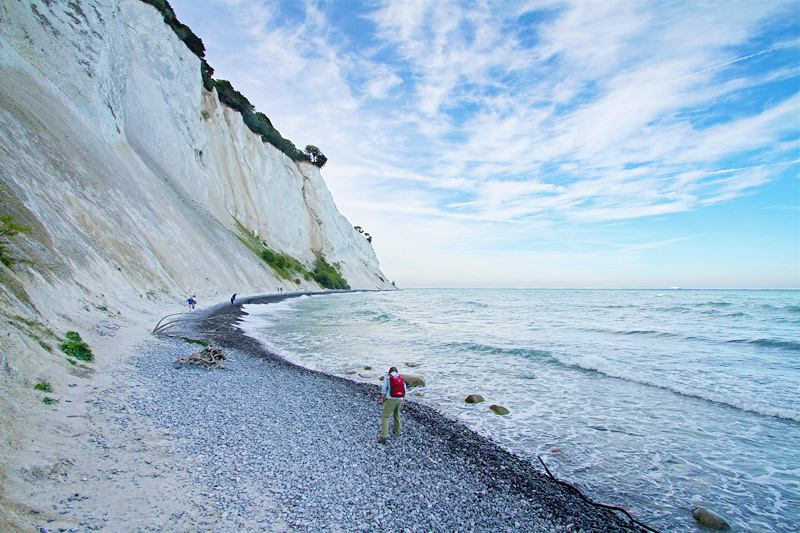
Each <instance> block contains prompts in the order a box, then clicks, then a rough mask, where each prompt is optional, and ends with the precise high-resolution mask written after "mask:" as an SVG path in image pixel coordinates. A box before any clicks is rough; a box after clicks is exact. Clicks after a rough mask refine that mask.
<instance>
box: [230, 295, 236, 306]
mask: <svg viewBox="0 0 800 533" xmlns="http://www.w3.org/2000/svg"><path fill="white" fill-rule="evenodd" d="M234 301H236V293H235V292H234V293H233V296H231V305H233V302H234Z"/></svg>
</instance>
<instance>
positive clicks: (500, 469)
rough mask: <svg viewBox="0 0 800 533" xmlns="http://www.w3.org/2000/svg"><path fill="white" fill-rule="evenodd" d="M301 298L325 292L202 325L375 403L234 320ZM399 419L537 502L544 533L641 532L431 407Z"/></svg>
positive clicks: (506, 490)
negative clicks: (545, 520)
mask: <svg viewBox="0 0 800 533" xmlns="http://www.w3.org/2000/svg"><path fill="white" fill-rule="evenodd" d="M305 294H324V293H289V294H279V295H265V296H256V297H250V298H243V299H242V300H241V302H240V301H237V302H236V304H235V305H233V306H231V305H229V304H224V303H223V304H220V305H217V306H214V307H213V308H211V309H209V311H208V314H207V316H206V319H205V320H206V324H213V326H214V327H215V328H216V333H215V335H214V342H216V343H217V344H218V345H220V346H221V347H223V348H226V349H228V350H236V351H239V352H245V353H247V354H248V355H250V356H253V357H257V358H264V359H269V360H270V361H272V362H274V363H275V364H278V365H281V366H284V367H285V368H286V369H287V370H288V371H290V372H296V373H298V374H299V375H300V376H315V378H316V379H321V380H328V381H330V382H332V383H336V384H338V385H340V386H341V387H343V388H344V389H345V390H347V391H348V392H349V394H351V395H352V396H353V397H355V398H356V399H358V400H361V401H363V402H364V403H365V404H369V403H374V402H375V401H376V399H377V398H378V397H379V386H377V385H374V384H369V383H362V382H356V381H352V380H349V379H346V378H343V377H340V376H333V375H330V374H326V373H324V372H320V371H316V370H311V369H307V368H305V367H302V366H299V365H295V364H294V363H291V362H289V361H286V360H285V359H283V358H282V357H280V356H278V355H276V354H274V353H272V352H270V351H269V350H268V349H267V348H266V347H265V346H264V345H263V344H261V343H260V342H259V341H258V340H257V339H254V338H252V337H250V336H248V335H247V334H245V333H244V331H242V330H241V329H240V328H238V327H237V325H236V324H237V322H238V319H239V318H240V317H243V316H245V315H246V313H245V312H244V311H243V310H242V308H241V306H242V305H246V304H268V303H276V302H279V301H282V300H286V299H290V298H296V297H300V296H302V295H305ZM220 322H221V323H220ZM402 416H403V428H404V435H405V434H407V428H408V426H417V427H419V428H421V429H422V430H423V433H424V434H427V435H432V436H433V435H435V436H436V438H437V439H436V440H437V446H436V452H435V453H436V454H441V455H442V456H449V458H450V459H451V460H459V461H466V462H468V463H469V464H470V466H471V467H473V468H475V469H477V470H478V472H480V474H479V475H480V476H481V477H487V478H490V479H491V480H492V483H491V488H492V489H493V490H494V491H497V492H499V493H501V494H504V495H506V496H511V495H515V496H516V495H522V496H529V497H533V498H535V499H536V500H537V502H538V503H539V504H541V506H542V508H544V509H548V511H547V514H549V515H551V517H557V518H556V519H555V520H554V521H553V522H552V523H551V524H549V525H548V529H547V530H550V531H560V530H564V531H568V530H573V529H574V530H584V531H644V529H643V528H640V527H639V526H638V525H636V524H633V523H631V522H629V521H628V520H626V519H625V518H624V517H622V515H618V514H615V513H611V512H609V511H608V510H605V509H603V508H602V506H601V505H592V504H590V503H588V502H586V501H585V500H584V499H582V498H581V497H580V496H579V495H578V493H577V491H575V489H572V488H571V487H570V486H569V485H568V484H566V483H563V482H559V481H555V480H554V479H552V478H550V477H548V476H547V475H545V473H543V472H542V469H541V466H540V465H535V464H533V463H532V462H530V461H528V460H525V459H523V458H521V457H519V456H516V455H514V454H513V453H511V452H509V451H507V450H506V449H504V448H502V447H501V446H500V445H499V444H497V443H495V442H493V441H491V440H490V439H488V438H486V437H483V436H481V435H479V434H478V433H476V432H475V431H473V430H472V429H469V428H468V427H466V426H465V425H463V424H462V423H460V422H458V421H455V420H452V419H449V418H447V417H446V416H445V415H444V414H442V413H440V412H439V411H437V410H435V409H434V408H432V407H428V406H425V405H421V404H418V403H415V402H414V401H413V400H411V401H407V402H406V405H405V407H404V409H403V415H402ZM372 425H373V427H369V428H365V429H364V431H365V432H366V433H368V434H369V435H370V440H372V441H376V440H377V436H378V433H379V429H380V415H379V412H378V413H377V416H376V417H374V420H372ZM372 436H374V438H372ZM414 445H415V446H422V447H424V446H426V445H427V444H426V443H425V442H419V443H414ZM374 447H375V448H376V451H380V448H381V445H379V444H377V442H375V443H374ZM534 495H535V496H534ZM562 519H563V520H562ZM570 523H571V527H570ZM507 525H508V526H511V527H512V528H513V529H516V530H520V528H521V530H527V529H526V527H525V526H524V525H520V524H519V523H514V522H512V523H510V524H507ZM454 526H455V524H454ZM561 528H565V529H561ZM586 528H588V529H586ZM457 529H458V527H454V529H453V530H457Z"/></svg>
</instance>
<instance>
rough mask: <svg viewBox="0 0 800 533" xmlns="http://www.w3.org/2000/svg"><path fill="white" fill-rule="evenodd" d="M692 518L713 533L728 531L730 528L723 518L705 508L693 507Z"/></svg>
mask: <svg viewBox="0 0 800 533" xmlns="http://www.w3.org/2000/svg"><path fill="white" fill-rule="evenodd" d="M692 516H693V517H694V519H695V520H697V521H698V522H699V523H700V524H701V525H703V526H705V527H707V528H709V529H713V530H715V531H728V530H729V529H730V528H731V526H730V525H729V524H728V522H727V521H726V520H725V519H724V518H722V517H721V516H719V515H718V514H717V513H715V512H713V511H709V510H708V509H706V508H705V507H695V508H694V509H692Z"/></svg>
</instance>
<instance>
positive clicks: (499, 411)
mask: <svg viewBox="0 0 800 533" xmlns="http://www.w3.org/2000/svg"><path fill="white" fill-rule="evenodd" d="M489 409H491V410H492V411H494V412H495V413H497V414H498V415H507V414H508V413H509V412H510V411H509V410H508V409H506V408H505V407H503V406H502V405H490V406H489Z"/></svg>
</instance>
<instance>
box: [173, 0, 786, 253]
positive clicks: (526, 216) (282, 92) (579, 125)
mask: <svg viewBox="0 0 800 533" xmlns="http://www.w3.org/2000/svg"><path fill="white" fill-rule="evenodd" d="M183 2H186V5H185V7H181V5H180V4H182V3H183ZM173 5H176V6H177V7H176V8H177V10H178V14H179V16H181V18H183V16H184V12H186V11H188V10H190V9H192V7H191V6H192V5H193V4H191V3H189V2H188V0H176V1H175V2H173ZM231 5H232V6H234V7H235V10H236V12H237V13H238V14H239V16H238V17H237V20H239V21H249V22H247V23H244V24H242V26H241V27H240V28H237V29H236V30H235V31H237V32H239V31H241V32H244V34H245V35H246V40H245V42H246V46H245V48H244V49H243V50H242V53H241V56H243V57H247V58H248V60H247V61H246V62H245V61H241V60H240V59H239V58H237V57H235V56H233V55H231V54H230V53H228V54H220V55H219V56H215V55H214V50H209V59H210V61H211V63H212V65H213V66H215V68H217V69H218V72H220V73H224V76H227V77H229V78H231V79H232V81H234V85H235V86H236V87H237V88H238V89H240V90H241V91H242V92H243V93H245V94H246V95H248V97H249V98H250V99H251V101H253V102H254V103H255V104H256V106H257V107H258V108H259V109H260V110H263V111H264V112H266V113H267V114H268V115H269V116H270V118H271V119H272V121H273V123H275V125H276V126H277V127H278V129H280V130H281V132H282V133H283V134H284V135H285V136H287V137H289V138H291V139H293V140H295V142H297V143H298V144H299V145H301V146H304V145H305V144H307V143H310V144H315V145H317V146H319V147H320V148H321V149H322V150H323V152H324V153H325V154H326V155H327V156H328V157H329V163H328V166H326V168H325V177H326V181H327V182H328V183H329V185H330V187H331V189H332V190H333V192H334V195H335V197H336V198H337V200H338V201H339V204H340V208H342V210H343V211H344V212H345V214H346V215H348V216H349V217H350V218H351V219H353V218H356V219H357V222H358V223H360V225H365V223H366V224H370V225H372V227H373V228H374V229H372V230H371V233H372V234H373V235H374V236H376V242H377V241H378V240H379V235H380V234H381V233H383V232H385V233H386V234H392V235H395V232H394V231H391V230H390V229H389V227H388V226H389V225H391V224H398V223H400V224H405V225H406V226H408V227H417V224H416V223H414V224H412V223H411V221H412V220H424V221H425V224H422V226H425V227H429V228H430V227H437V226H436V225H437V224H441V225H442V226H441V232H440V233H441V234H447V235H456V234H458V233H459V232H460V234H461V235H464V236H467V235H472V236H474V237H475V238H474V239H471V238H467V239H466V240H468V241H473V240H474V241H481V242H484V241H486V240H488V239H489V236H490V235H496V234H497V233H498V225H500V226H502V225H507V226H508V228H507V235H509V237H508V239H505V238H504V242H507V243H508V246H509V247H513V242H517V243H518V245H519V246H521V247H524V246H527V244H526V243H527V242H529V239H528V240H526V233H525V232H526V231H528V233H529V234H531V233H535V234H536V235H537V242H539V243H541V242H550V243H555V242H562V241H563V239H564V238H565V235H566V234H567V232H570V231H571V232H573V233H574V234H586V233H595V232H598V231H610V232H611V231H619V232H624V231H628V232H630V234H631V235H636V234H637V231H639V230H638V229H635V228H634V227H633V226H631V225H630V224H641V223H642V222H641V221H642V220H645V219H656V218H658V219H659V220H664V217H669V216H670V215H675V214H679V213H691V212H695V211H698V210H703V209H707V208H708V207H709V206H716V205H719V204H722V203H725V202H732V201H735V200H737V199H742V198H746V197H748V196H750V195H753V194H755V193H757V192H758V191H760V190H763V189H764V188H765V187H767V186H769V185H770V184H774V183H779V182H780V183H784V182H785V180H786V176H789V175H791V174H792V173H793V172H794V173H795V175H796V174H797V172H798V163H797V160H798V157H797V155H798V153H800V140H799V139H800V124H799V123H798V114H799V113H800V94H799V93H798V90H797V87H798V69H799V68H800V54H798V49H799V48H800V41H799V40H798V37H797V35H798V20H797V19H798V14H797V10H796V5H795V4H794V2H778V1H768V2H757V3H754V2H750V1H746V2H738V1H732V2H725V4H724V5H723V4H717V3H713V2H702V3H663V2H655V1H653V2H646V1H645V2H628V1H619V2H615V1H608V2H587V1H581V0H575V1H572V0H564V1H546V0H531V1H528V2H490V1H478V2H459V1H444V0H443V1H431V0H386V1H379V2H374V3H373V2H369V3H356V2H322V1H319V2H318V1H316V0H306V1H304V2H290V3H288V4H287V3H282V2H278V1H274V2H273V1H262V0H235V1H234V0H231ZM222 40H223V39H221V38H219V37H217V38H215V39H214V41H215V42H221V41H222ZM381 212H383V213H386V212H390V213H392V216H391V217H390V218H391V220H390V221H389V220H387V219H381V217H380V216H379V215H378V213H381ZM659 217H660V218H659ZM364 221H366V222H364ZM626 222H627V223H629V224H628V225H627V226H625V225H624V224H625V223H626ZM426 224H427V226H426ZM620 224H622V225H620ZM445 227H446V228H447V229H446V230H445V229H444V228H445ZM650 231H651V233H653V234H656V233H662V232H663V231H664V230H662V229H656V228H655V227H653V228H652V229H651V230H650ZM681 231H682V230H680V229H674V230H672V232H673V233H671V234H664V235H661V237H663V238H657V239H651V241H652V242H660V243H664V246H671V245H679V244H680V243H683V242H684V239H686V238H687V237H686V235H687V233H686V232H683V233H681ZM675 232H678V233H675ZM691 234H692V235H693V234H695V233H694V232H692V233H691ZM512 235H513V238H514V239H517V240H516V241H512V240H511V239H512V237H511V236H512ZM620 235H623V234H622V233H620ZM397 238H398V239H400V241H398V242H399V244H398V245H399V246H401V247H404V248H408V247H411V246H412V245H413V242H416V243H420V242H425V241H426V240H427V239H430V237H429V236H423V237H420V238H417V239H416V240H415V239H414V238H411V239H410V240H408V241H405V240H402V238H401V237H399V236H398V237H397ZM619 240H627V239H624V238H622V239H619ZM431 242H434V241H433V240H431ZM436 242H439V241H438V240H437V241H436ZM379 246H380V245H379ZM645 248H646V247H642V249H645ZM382 253H387V252H382ZM388 253H389V254H390V256H391V252H388Z"/></svg>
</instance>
